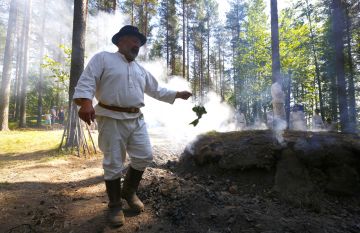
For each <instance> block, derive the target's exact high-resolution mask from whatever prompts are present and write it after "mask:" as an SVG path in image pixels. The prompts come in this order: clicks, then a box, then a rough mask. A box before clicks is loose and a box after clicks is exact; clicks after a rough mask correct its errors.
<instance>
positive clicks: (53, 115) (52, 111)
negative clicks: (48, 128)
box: [50, 106, 58, 125]
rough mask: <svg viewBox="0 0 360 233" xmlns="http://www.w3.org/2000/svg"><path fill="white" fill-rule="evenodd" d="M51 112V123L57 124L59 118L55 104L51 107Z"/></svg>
mask: <svg viewBox="0 0 360 233" xmlns="http://www.w3.org/2000/svg"><path fill="white" fill-rule="evenodd" d="M50 114H51V124H52V125H53V124H55V121H56V120H57V119H58V116H57V113H56V107H55V106H53V107H52V108H51V109H50Z"/></svg>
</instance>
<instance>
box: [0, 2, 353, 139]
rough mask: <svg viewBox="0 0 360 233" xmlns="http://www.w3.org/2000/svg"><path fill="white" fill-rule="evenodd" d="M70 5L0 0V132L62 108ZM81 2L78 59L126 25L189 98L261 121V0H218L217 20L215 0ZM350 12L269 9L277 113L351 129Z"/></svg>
mask: <svg viewBox="0 0 360 233" xmlns="http://www.w3.org/2000/svg"><path fill="white" fill-rule="evenodd" d="M74 2H75V3H76V2H77V1H76V0H75V1H71V0H61V1H48V0H1V1H0V68H1V70H2V73H1V76H0V79H1V92H0V127H1V128H0V129H1V130H7V129H9V126H10V128H15V127H20V128H23V127H28V126H38V127H40V126H42V124H44V119H43V116H44V114H45V113H46V112H47V111H49V110H50V109H51V107H52V106H56V107H57V108H59V107H60V106H64V107H67V106H68V105H69V89H70V90H71V88H73V87H74V83H71V82H70V76H71V75H70V73H71V72H70V66H71V65H70V64H71V54H72V53H73V52H74V51H73V50H72V48H73V46H72V43H73V42H72V39H73V38H72V37H73V17H74V14H75V11H76V8H75V7H74ZM82 2H86V10H87V12H86V18H87V25H86V40H85V41H86V43H85V46H86V49H85V57H86V60H87V59H89V58H90V57H91V56H92V55H93V54H94V53H96V52H99V51H101V50H109V51H116V48H115V47H114V46H113V45H112V44H111V41H110V39H111V36H112V35H113V34H114V33H116V32H117V31H118V30H119V28H120V27H121V26H123V25H125V24H133V25H135V26H137V27H139V29H140V31H141V32H143V33H144V34H145V35H146V36H147V37H148V43H147V45H146V46H144V48H143V49H142V53H141V54H140V56H139V60H142V61H150V60H154V59H159V58H161V59H163V61H165V62H164V63H165V65H166V73H167V75H168V76H169V77H171V76H181V77H183V78H184V79H185V80H186V81H188V82H189V83H190V86H191V91H192V92H193V94H194V96H193V98H194V101H195V102H197V103H203V102H204V101H206V98H207V96H208V94H209V93H210V92H215V93H217V94H218V95H219V96H220V98H221V100H222V101H224V102H226V103H228V104H230V105H231V106H233V108H234V109H241V110H242V111H244V112H245V115H246V119H247V121H248V122H249V123H253V122H255V120H256V119H261V120H262V121H266V119H267V118H268V116H267V114H268V113H269V112H270V111H271V108H272V104H271V90H270V89H271V84H272V67H273V66H272V55H273V54H272V52H273V50H272V36H271V30H272V27H271V21H270V17H271V14H274V12H271V13H270V9H269V7H267V4H268V5H269V3H268V2H266V1H265V0H252V1H250V0H237V1H234V0H232V1H228V11H227V12H225V17H224V16H223V15H219V3H218V2H217V1H215V0H200V1H193V0H182V1H180V0H159V1H157V0H134V1H128V0H124V1H116V0H108V1H106V0H89V1H82ZM269 2H270V0H269ZM275 2H276V1H275ZM220 4H222V3H220ZM267 11H268V12H267ZM359 12H360V3H359V2H358V1H356V0H346V1H345V0H324V1H318V0H294V1H291V3H290V4H288V5H287V7H285V8H283V9H281V10H280V11H279V12H276V13H278V28H279V51H280V67H281V70H280V71H281V79H282V87H283V90H284V92H285V96H286V98H285V99H286V101H285V110H286V112H287V116H289V112H290V110H291V107H292V106H293V105H294V104H301V105H303V107H304V112H305V115H306V119H307V120H308V123H310V121H311V117H312V115H313V112H314V110H315V109H320V111H321V116H322V117H323V119H325V118H330V119H332V120H333V121H335V122H337V123H338V129H339V130H342V131H346V132H356V129H357V127H358V126H357V122H358V121H359V111H360V109H359V108H360V94H359V89H360V72H359V70H360V69H359V66H360V13H359ZM75 54H76V53H75ZM75 83H76V82H75ZM70 92H71V91H70Z"/></svg>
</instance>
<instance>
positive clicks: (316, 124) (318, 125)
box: [312, 109, 325, 130]
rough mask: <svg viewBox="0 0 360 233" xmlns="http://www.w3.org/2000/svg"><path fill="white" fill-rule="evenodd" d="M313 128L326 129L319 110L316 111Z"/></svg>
mask: <svg viewBox="0 0 360 233" xmlns="http://www.w3.org/2000/svg"><path fill="white" fill-rule="evenodd" d="M312 128H313V130H322V129H324V128H325V126H324V122H323V120H322V117H321V116H320V110H319V109H315V114H314V116H313V118H312Z"/></svg>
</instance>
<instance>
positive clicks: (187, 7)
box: [186, 5, 190, 81]
mask: <svg viewBox="0 0 360 233" xmlns="http://www.w3.org/2000/svg"><path fill="white" fill-rule="evenodd" d="M186 12H189V6H188V5H187V6H186ZM186 16H187V17H186V53H187V55H186V70H187V72H186V80H187V81H190V49H189V48H190V36H189V17H188V15H187V14H186Z"/></svg>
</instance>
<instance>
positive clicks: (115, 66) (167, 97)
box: [73, 52, 176, 119]
mask: <svg viewBox="0 0 360 233" xmlns="http://www.w3.org/2000/svg"><path fill="white" fill-rule="evenodd" d="M144 93H146V94H147V95H149V96H151V97H153V98H155V99H158V100H161V101H164V102H167V103H170V104H172V103H174V101H175V96H176V91H171V90H168V89H166V88H161V87H159V84H158V82H157V81H156V79H155V78H154V76H152V74H150V73H149V72H148V71H146V70H145V69H144V68H143V67H142V66H140V65H139V64H138V63H137V62H136V61H132V62H128V61H127V60H126V58H125V56H124V55H123V54H121V53H119V52H115V53H110V52H100V53H97V54H96V55H94V57H92V58H91V60H90V61H89V63H88V65H87V66H86V68H85V70H84V71H83V73H82V74H81V76H80V79H79V81H78V83H77V85H76V87H75V93H74V96H73V99H77V98H86V99H91V100H92V99H93V98H94V96H95V97H96V99H97V100H98V101H99V102H101V103H103V104H106V105H111V106H117V107H136V108H141V107H143V106H145V104H144ZM95 114H96V115H99V116H107V117H111V118H115V119H132V118H137V117H139V116H140V115H141V114H142V113H141V112H139V113H126V112H116V111H112V110H108V109H105V108H102V107H100V106H99V105H96V106H95Z"/></svg>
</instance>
